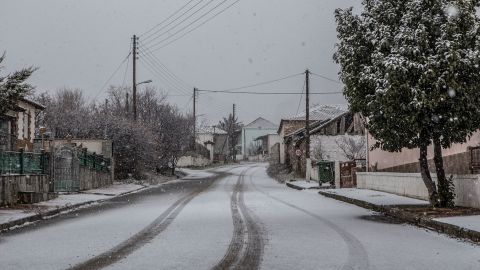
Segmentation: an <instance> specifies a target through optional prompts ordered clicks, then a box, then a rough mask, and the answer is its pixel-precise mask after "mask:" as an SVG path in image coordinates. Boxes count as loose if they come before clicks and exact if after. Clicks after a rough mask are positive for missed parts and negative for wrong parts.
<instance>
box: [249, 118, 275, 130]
mask: <svg viewBox="0 0 480 270" xmlns="http://www.w3.org/2000/svg"><path fill="white" fill-rule="evenodd" d="M243 128H258V129H275V130H276V129H277V125H275V124H274V123H272V122H270V121H268V120H267V119H265V118H263V117H259V118H257V119H255V120H254V121H253V122H251V123H250V124H248V125H246V126H244V127H243Z"/></svg>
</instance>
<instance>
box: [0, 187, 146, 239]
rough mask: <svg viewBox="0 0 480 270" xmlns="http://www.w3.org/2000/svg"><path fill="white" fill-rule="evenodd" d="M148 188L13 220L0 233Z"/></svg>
mask: <svg viewBox="0 0 480 270" xmlns="http://www.w3.org/2000/svg"><path fill="white" fill-rule="evenodd" d="M147 188H148V186H142V187H141V188H138V189H135V190H131V191H127V192H124V193H120V194H118V195H115V196H112V197H111V198H105V199H98V200H92V201H86V202H81V203H77V204H72V205H68V206H63V207H59V208H56V209H53V210H49V211H47V212H45V213H42V214H35V215H32V216H28V217H24V218H21V219H16V220H12V221H9V222H5V223H2V224H0V232H4V231H8V230H11V229H12V228H13V227H15V226H22V225H24V224H25V223H28V222H35V221H39V220H44V219H47V218H50V217H53V216H55V215H58V214H61V213H62V212H65V211H69V210H75V209H78V208H80V207H82V206H86V205H90V204H94V203H102V202H105V201H109V200H111V199H114V198H117V197H121V196H125V195H128V194H131V193H135V192H139V191H142V190H144V189H147ZM101 195H104V194H101ZM105 196H107V195H105Z"/></svg>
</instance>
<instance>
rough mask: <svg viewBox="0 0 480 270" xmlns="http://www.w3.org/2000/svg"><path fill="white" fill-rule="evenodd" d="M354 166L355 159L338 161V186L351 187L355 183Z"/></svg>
mask: <svg viewBox="0 0 480 270" xmlns="http://www.w3.org/2000/svg"><path fill="white" fill-rule="evenodd" d="M355 167H356V163H355V161H347V162H340V188H353V187H355V186H356V185H357V183H356V182H357V181H356V179H355V172H354V168H355Z"/></svg>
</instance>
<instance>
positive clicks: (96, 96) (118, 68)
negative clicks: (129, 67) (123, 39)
mask: <svg viewBox="0 0 480 270" xmlns="http://www.w3.org/2000/svg"><path fill="white" fill-rule="evenodd" d="M131 54H132V51H129V52H128V55H127V57H125V59H123V60H122V62H121V63H120V65H118V67H117V68H116V69H115V71H114V72H113V73H112V75H110V77H109V78H108V79H107V81H106V82H105V83H104V84H103V86H102V87H101V88H100V90H99V91H98V93H97V94H96V95H95V97H94V98H93V99H92V100H93V101H95V100H97V98H98V96H99V95H100V94H101V93H102V92H103V90H104V89H105V87H106V86H107V85H108V84H109V83H110V81H111V80H112V78H113V77H114V76H115V75H116V74H117V72H118V71H119V70H120V68H121V67H122V66H123V64H125V62H126V61H127V60H128V58H129V57H130V55H131Z"/></svg>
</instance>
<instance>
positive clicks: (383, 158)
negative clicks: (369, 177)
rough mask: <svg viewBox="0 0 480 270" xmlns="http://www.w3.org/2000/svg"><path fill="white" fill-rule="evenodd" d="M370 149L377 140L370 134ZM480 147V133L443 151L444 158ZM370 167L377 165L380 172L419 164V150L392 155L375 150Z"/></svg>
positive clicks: (429, 152)
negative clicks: (405, 165) (410, 164)
mask: <svg viewBox="0 0 480 270" xmlns="http://www.w3.org/2000/svg"><path fill="white" fill-rule="evenodd" d="M367 141H368V147H369V148H370V147H371V146H372V145H373V144H374V143H375V139H374V138H373V137H372V136H371V135H370V134H369V135H368V136H367ZM473 146H480V131H477V132H476V133H474V134H473V135H472V137H471V138H470V140H469V141H468V142H467V143H464V144H454V145H452V147H450V148H448V149H444V150H443V156H450V155H455V154H459V153H464V152H467V150H468V147H473ZM367 155H368V158H367V160H368V167H369V168H371V167H373V166H375V164H376V165H377V169H378V170H383V169H387V168H391V167H396V166H400V165H404V164H409V163H414V162H418V158H419V155H420V153H419V149H404V150H402V151H401V152H399V153H391V152H386V151H382V150H380V149H375V150H373V151H368V153H367ZM428 159H433V147H432V146H430V147H429V148H428Z"/></svg>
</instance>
